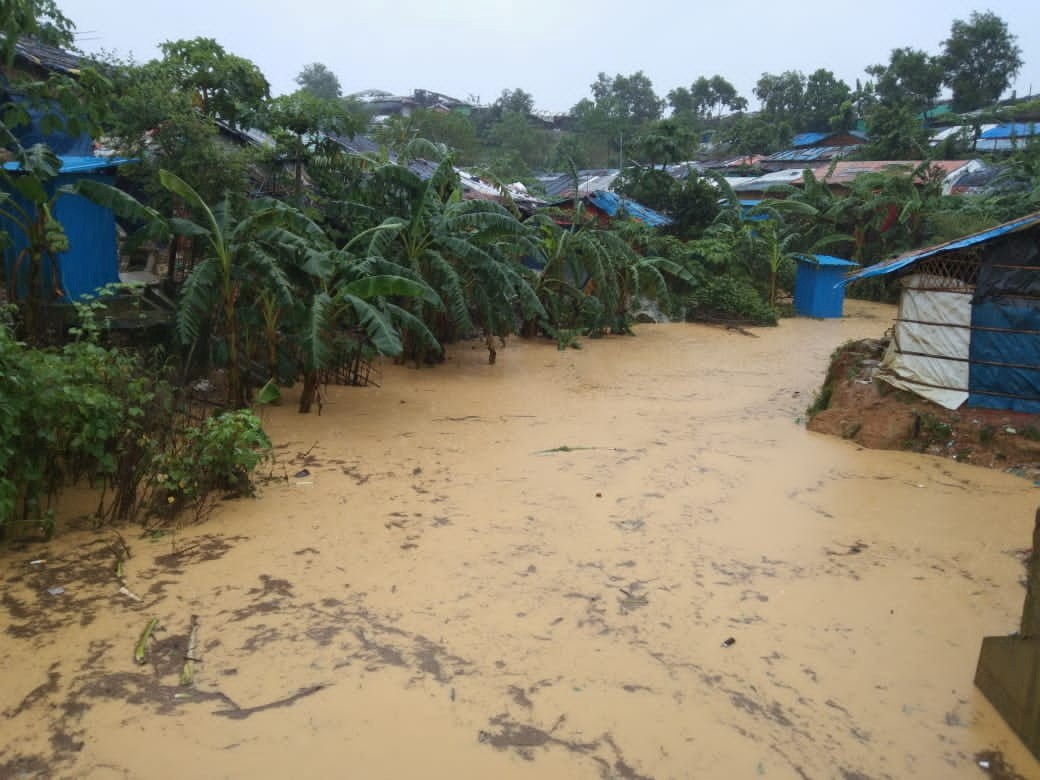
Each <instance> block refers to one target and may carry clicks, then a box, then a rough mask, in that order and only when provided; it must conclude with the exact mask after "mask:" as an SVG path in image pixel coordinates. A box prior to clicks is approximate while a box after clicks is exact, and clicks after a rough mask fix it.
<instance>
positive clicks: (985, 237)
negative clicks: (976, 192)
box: [842, 211, 1040, 284]
mask: <svg viewBox="0 0 1040 780" xmlns="http://www.w3.org/2000/svg"><path fill="white" fill-rule="evenodd" d="M1037 224H1040V211H1038V212H1036V213H1034V214H1029V215H1028V216H1025V217H1020V218H1019V219H1014V220H1011V221H1010V222H1005V223H1004V224H1003V225H997V226H996V227H993V228H990V229H989V230H983V231H981V232H979V233H973V234H972V235H970V236H965V237H964V238H958V239H957V240H955V241H948V242H946V243H945V244H937V245H936V246H932V247H928V248H927V249H915V250H913V251H912V252H907V253H905V254H902V255H900V256H899V257H893V258H892V259H891V260H885V261H884V262H881V263H877V264H876V265H872V266H869V267H867V268H864V269H863V270H862V271H859V272H857V273H855V274H853V275H852V276H850V277H848V278H847V279H844V280H843V281H842V284H848V283H849V282H854V281H856V280H858V279H867V278H870V277H872V276H884V275H886V274H891V273H895V272H896V271H901V270H902V269H904V268H906V267H908V266H910V265H913V264H914V263H916V262H918V261H919V260H924V259H925V258H926V257H932V256H933V255H938V254H942V253H943V252H952V251H953V250H955V249H964V248H966V247H969V246H975V245H976V244H982V243H985V242H986V241H992V240H993V239H994V238H999V237H1000V236H1004V235H1007V234H1008V233H1015V232H1017V231H1019V230H1025V229H1026V228H1029V227H1032V226H1033V225H1037Z"/></svg>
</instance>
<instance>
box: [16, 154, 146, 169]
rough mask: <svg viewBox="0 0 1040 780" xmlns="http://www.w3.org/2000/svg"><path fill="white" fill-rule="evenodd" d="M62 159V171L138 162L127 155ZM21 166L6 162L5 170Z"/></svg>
mask: <svg viewBox="0 0 1040 780" xmlns="http://www.w3.org/2000/svg"><path fill="white" fill-rule="evenodd" d="M60 159H61V170H60V172H61V173H90V172H92V171H100V170H102V169H104V168H112V167H115V166H118V165H126V164H127V163H132V162H136V160H131V159H128V158H126V157H61V158H60ZM21 167H22V166H21V163H19V162H17V161H14V162H5V163H4V170H5V171H17V170H20V169H21Z"/></svg>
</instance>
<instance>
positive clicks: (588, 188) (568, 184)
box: [538, 168, 620, 198]
mask: <svg viewBox="0 0 1040 780" xmlns="http://www.w3.org/2000/svg"><path fill="white" fill-rule="evenodd" d="M619 173H620V171H618V170H616V169H611V168H598V169H594V170H585V171H578V193H579V194H581V195H588V194H589V193H590V192H595V191H596V190H609V189H610V187H611V185H613V183H614V180H615V179H616V178H617V177H618V174H619ZM538 180H539V181H540V182H541V183H542V186H543V187H544V188H545V194H546V195H547V196H548V197H549V198H563V197H566V196H568V195H573V194H574V178H573V177H572V176H571V175H570V174H569V173H556V174H546V175H545V176H539V177H538Z"/></svg>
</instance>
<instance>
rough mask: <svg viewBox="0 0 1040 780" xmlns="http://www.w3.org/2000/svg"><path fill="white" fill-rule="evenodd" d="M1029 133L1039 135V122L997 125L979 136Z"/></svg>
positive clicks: (998, 136)
mask: <svg viewBox="0 0 1040 780" xmlns="http://www.w3.org/2000/svg"><path fill="white" fill-rule="evenodd" d="M1031 135H1040V123H1036V122H1029V123H1026V122H1013V123H1009V124H1006V125H997V126H996V127H994V128H992V129H990V130H987V131H986V132H984V133H983V134H982V135H980V136H979V138H981V139H983V140H989V139H991V138H1022V137H1027V136H1031Z"/></svg>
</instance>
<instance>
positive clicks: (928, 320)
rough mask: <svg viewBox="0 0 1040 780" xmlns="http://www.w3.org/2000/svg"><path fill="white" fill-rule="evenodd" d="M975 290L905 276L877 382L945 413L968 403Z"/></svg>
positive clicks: (949, 282)
mask: <svg viewBox="0 0 1040 780" xmlns="http://www.w3.org/2000/svg"><path fill="white" fill-rule="evenodd" d="M973 292H974V291H973V290H972V288H971V287H969V286H968V285H965V284H963V283H961V282H956V281H953V280H950V279H938V278H937V277H933V276H928V275H926V274H912V275H910V276H907V277H904V279H903V295H902V297H901V298H900V303H899V319H898V320H897V321H896V325H895V329H894V335H893V338H892V343H891V345H890V346H889V348H888V352H887V353H886V354H885V358H884V360H882V362H881V371H880V372H879V374H878V379H881V380H883V381H885V382H887V383H888V384H890V385H892V386H893V387H898V388H900V389H902V390H908V391H910V392H911V393H916V394H917V395H920V396H923V397H924V398H927V399H929V400H930V401H934V402H935V403H937V404H939V405H940V406H944V407H946V408H947V409H957V408H959V407H960V406H961V404H963V403H964V402H965V401H967V400H968V375H969V371H970V368H971V364H970V363H969V362H968V357H969V350H970V348H971V298H972V293H973Z"/></svg>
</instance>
